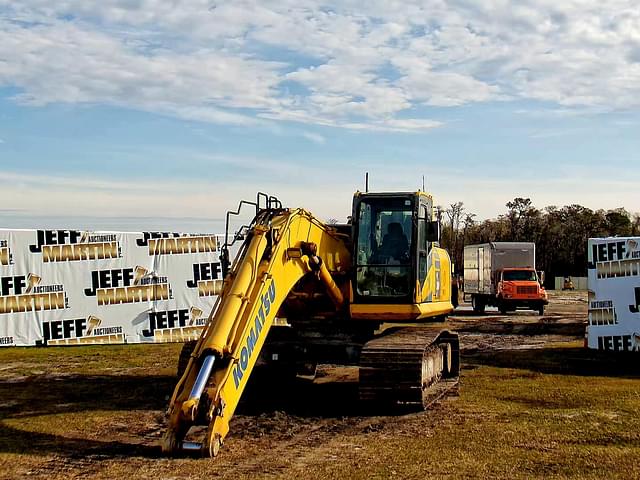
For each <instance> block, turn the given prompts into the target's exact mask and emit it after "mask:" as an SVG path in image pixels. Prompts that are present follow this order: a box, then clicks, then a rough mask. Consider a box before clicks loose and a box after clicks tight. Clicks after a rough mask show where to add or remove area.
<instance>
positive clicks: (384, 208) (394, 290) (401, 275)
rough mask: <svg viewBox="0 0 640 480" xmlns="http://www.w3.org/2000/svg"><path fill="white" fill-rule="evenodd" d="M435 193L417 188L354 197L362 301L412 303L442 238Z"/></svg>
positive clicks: (356, 291)
mask: <svg viewBox="0 0 640 480" xmlns="http://www.w3.org/2000/svg"><path fill="white" fill-rule="evenodd" d="M432 211H433V205H432V200H431V197H429V196H428V195H426V194H424V193H422V192H417V193H356V195H355V196H354V202H353V216H352V218H353V219H354V223H353V238H354V242H353V245H354V249H355V252H354V255H353V259H354V263H355V269H354V271H353V273H354V276H355V278H354V279H353V280H352V281H353V285H354V287H355V288H354V298H355V301H356V302H358V303H389V302H390V303H413V301H414V299H415V296H416V288H419V287H418V286H417V285H418V284H423V283H424V280H425V279H426V276H427V270H428V266H427V264H428V258H429V252H430V250H431V247H432V246H433V244H434V242H437V241H438V240H439V238H438V233H439V229H438V223H437V222H434V221H433V220H432Z"/></svg>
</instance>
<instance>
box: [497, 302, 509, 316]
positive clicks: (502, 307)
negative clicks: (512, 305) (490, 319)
mask: <svg viewBox="0 0 640 480" xmlns="http://www.w3.org/2000/svg"><path fill="white" fill-rule="evenodd" d="M498 310H500V313H501V314H502V315H506V314H507V312H508V310H507V306H506V305H505V304H504V303H500V304H499V305H498Z"/></svg>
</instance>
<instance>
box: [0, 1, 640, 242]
mask: <svg viewBox="0 0 640 480" xmlns="http://www.w3.org/2000/svg"><path fill="white" fill-rule="evenodd" d="M639 151H640V11H639V10H638V9H637V8H636V6H635V5H634V2H632V1H610V2H607V3H604V4H603V3H602V2H596V1H594V2H587V1H580V2H578V1H567V2H562V4H559V2H550V1H536V2H533V1H531V2H528V1H523V2H517V3H509V2H505V1H497V0H494V1H485V2H470V1H462V0H459V1H442V0H425V1H422V2H416V3H412V2H409V1H406V2H393V1H384V2H383V1H380V2H377V1H372V2H368V4H367V8H366V9H363V8H362V7H361V6H360V2H350V1H344V2H339V3H335V4H331V2H322V3H320V2H316V1H313V0H302V1H296V2H293V1H289V0H282V1H279V2H264V1H263V2H253V1H249V0H238V1H235V2H226V1H220V0H217V1H215V2H213V1H209V2H205V1H196V0H194V1H190V2H186V1H184V2H183V1H176V2H170V4H169V3H168V2H161V1H156V0H137V1H133V0H106V1H104V2H96V3H95V4H93V3H87V2H83V1H80V0H65V1H61V2H55V3H52V2H48V1H44V0H30V1H24V2H20V3H19V5H16V2H8V1H5V0H0V181H1V182H2V186H3V188H2V189H0V226H1V227H7V228H19V227H21V228H28V227H51V228H57V227H62V228H64V227H71V228H92V229H118V230H146V229H171V230H178V229H179V230H194V231H206V230H208V231H212V230H220V228H221V219H222V218H223V216H224V212H225V211H226V210H227V209H230V208H233V207H235V205H236V204H237V202H238V201H239V200H240V199H242V198H251V197H253V196H254V195H255V192H256V191H258V190H262V191H267V192H269V193H271V194H274V195H277V196H279V197H280V198H281V199H282V200H283V202H284V203H285V204H286V205H290V206H302V207H305V208H307V209H309V210H311V211H313V212H314V213H316V214H317V215H318V216H319V217H320V218H323V219H326V218H330V217H333V218H339V219H343V218H345V217H346V215H348V214H349V209H350V202H351V195H352V193H353V191H354V190H356V189H358V188H360V189H361V188H363V183H364V181H363V179H364V173H365V172H366V171H368V172H369V173H370V178H371V181H370V184H371V188H372V189H375V190H412V189H416V188H417V187H419V186H420V185H421V178H422V175H424V176H425V177H426V184H427V190H429V191H430V192H431V193H433V195H434V197H435V199H436V202H437V203H439V204H441V205H443V206H447V205H448V204H451V203H454V202H457V201H463V202H464V204H465V207H466V209H467V210H468V211H470V212H473V213H475V214H477V218H479V219H481V218H490V217H495V216H497V215H499V214H501V213H503V212H504V211H505V206H504V205H505V203H506V202H507V201H509V200H511V199H513V198H514V197H516V196H523V197H530V198H531V199H532V201H533V203H534V204H535V205H536V206H538V207H544V206H547V205H565V204H571V203H579V204H582V205H585V206H588V207H590V208H594V209H597V208H605V209H608V208H616V207H621V206H622V207H625V208H627V209H628V210H630V211H632V212H636V211H640V207H639V206H638V203H639V200H640V193H638V191H639V190H638V185H639V184H640V169H638V168H637V159H638V152H639Z"/></svg>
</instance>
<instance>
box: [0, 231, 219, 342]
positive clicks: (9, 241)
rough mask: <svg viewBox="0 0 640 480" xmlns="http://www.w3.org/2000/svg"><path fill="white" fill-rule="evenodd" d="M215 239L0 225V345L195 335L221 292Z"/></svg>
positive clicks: (184, 338)
mask: <svg viewBox="0 0 640 480" xmlns="http://www.w3.org/2000/svg"><path fill="white" fill-rule="evenodd" d="M222 242H223V238H222V236H220V235H215V234H185V233H173V232H139V233H131V232H126V233H125V232H91V231H78V230H2V229H0V345H1V346H12V345H15V346H27V345H77V344H96V343H101V344H102V343H107V344H109V343H115V344H118V343H145V342H182V341H187V340H191V339H197V338H198V336H199V334H200V332H201V330H202V328H203V326H204V325H205V323H206V320H207V317H208V315H209V312H210V311H211V309H212V307H213V305H214V303H215V301H216V298H217V295H218V293H219V292H220V290H221V287H222V272H221V265H220V258H219V247H220V246H222Z"/></svg>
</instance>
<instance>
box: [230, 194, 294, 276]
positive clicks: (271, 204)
mask: <svg viewBox="0 0 640 480" xmlns="http://www.w3.org/2000/svg"><path fill="white" fill-rule="evenodd" d="M261 199H264V206H262V205H261V203H260V200H261ZM243 205H251V206H253V207H254V208H255V214H254V217H253V220H252V221H251V223H250V224H249V225H242V226H241V227H240V229H239V230H238V231H237V232H235V233H234V235H233V240H232V241H231V243H229V219H230V217H231V216H232V215H240V212H241V211H242V207H243ZM264 209H267V210H276V209H277V210H279V209H282V202H281V201H280V200H279V199H278V198H277V197H275V196H273V195H268V194H266V193H264V192H258V193H257V194H256V201H255V202H251V201H249V200H240V203H239V204H238V208H237V209H236V210H235V211H232V210H229V211H227V214H226V220H225V227H224V244H223V245H222V248H221V249H220V267H221V269H222V278H224V277H226V276H227V273H229V267H230V265H231V261H230V260H229V247H231V246H232V245H233V244H234V243H236V241H238V240H242V239H243V238H244V236H243V234H242V232H243V230H244V231H246V230H248V229H250V228H251V227H252V226H253V224H254V222H255V221H256V219H257V218H258V213H259V212H260V210H264Z"/></svg>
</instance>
